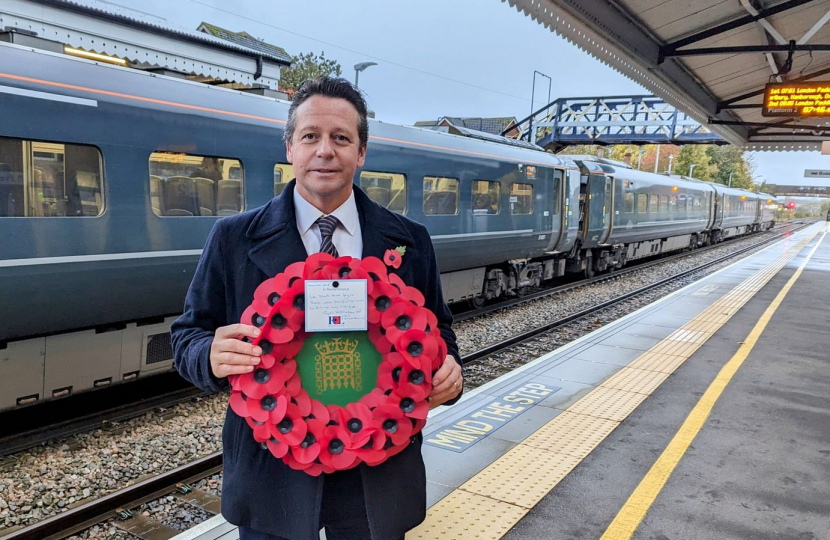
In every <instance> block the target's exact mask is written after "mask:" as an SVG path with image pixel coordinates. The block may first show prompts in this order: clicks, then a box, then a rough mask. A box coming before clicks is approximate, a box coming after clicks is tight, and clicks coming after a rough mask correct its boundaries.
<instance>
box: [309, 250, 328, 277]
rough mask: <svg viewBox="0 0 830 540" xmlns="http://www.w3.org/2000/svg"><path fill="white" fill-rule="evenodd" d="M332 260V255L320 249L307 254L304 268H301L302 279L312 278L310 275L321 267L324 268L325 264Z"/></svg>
mask: <svg viewBox="0 0 830 540" xmlns="http://www.w3.org/2000/svg"><path fill="white" fill-rule="evenodd" d="M333 260H334V257H332V256H331V255H329V254H328V253H324V252H322V251H320V252H318V253H314V254H312V255H309V256H308V258H307V259H306V260H305V268H303V279H312V278H311V276H312V275H313V274H314V273H315V272H318V271H320V270H322V269H323V268H325V266H326V265H327V264H329V263H330V262H331V261H333Z"/></svg>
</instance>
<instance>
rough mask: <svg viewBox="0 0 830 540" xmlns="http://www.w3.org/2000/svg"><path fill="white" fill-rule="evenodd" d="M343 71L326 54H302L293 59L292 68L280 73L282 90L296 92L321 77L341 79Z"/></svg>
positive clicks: (285, 68)
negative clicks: (308, 81) (303, 85)
mask: <svg viewBox="0 0 830 540" xmlns="http://www.w3.org/2000/svg"><path fill="white" fill-rule="evenodd" d="M342 72H343V70H342V69H341V67H340V63H338V62H337V60H329V59H328V58H326V53H325V52H322V53H320V56H317V55H315V54H314V53H305V54H303V53H300V55H299V56H292V57H291V67H284V68H282V70H281V72H280V88H281V89H282V90H294V91H296V90H297V89H298V88H300V85H301V84H303V83H304V82H305V81H307V80H309V79H315V78H317V77H319V76H320V75H329V76H334V77H339V76H340V75H341V74H342Z"/></svg>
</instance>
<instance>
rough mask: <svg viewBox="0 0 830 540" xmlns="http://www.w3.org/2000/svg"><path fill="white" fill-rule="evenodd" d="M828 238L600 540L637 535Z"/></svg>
mask: <svg viewBox="0 0 830 540" xmlns="http://www.w3.org/2000/svg"><path fill="white" fill-rule="evenodd" d="M826 236H827V232H826V231H825V232H824V234H822V236H821V238H820V239H819V241H818V242H816V245H815V246H813V249H812V251H810V253H809V254H808V255H807V257H806V258H805V259H804V261H803V262H802V263H801V265H800V266H799V267H798V269H797V270H796V271H795V273H793V275H792V277H790V279H789V281H787V283H786V285H784V287H783V288H782V289H781V290H780V291H779V292H778V295H777V296H776V297H775V299H774V300H773V301H772V303H771V304H770V305H769V306H768V307H767V309H766V310H765V311H764V314H763V315H761V318H760V319H758V322H757V323H756V324H755V327H754V328H753V329H752V331H751V332H750V333H749V335H748V336H747V338H746V340H744V341H743V342H742V343H741V346H740V348H738V352H736V353H735V355H734V356H733V357H732V358H731V359H730V360H729V361H728V362H727V363H726V364H725V365H724V366H723V367H722V368H721V370H720V372H719V373H718V375H717V377H715V380H714V381H713V382H712V384H711V385H709V388H708V389H707V390H706V393H704V394H703V396H702V397H701V398H700V401H698V403H697V405H695V407H694V409H692V412H691V413H689V416H688V417H687V418H686V421H685V422H683V425H682V426H681V427H680V429H679V430H678V431H677V434H675V436H674V438H672V440H671V442H670V443H669V445H668V446H667V447H666V449H665V450H664V451H663V453H662V454H661V455H660V457H659V458H657V461H656V462H655V463H654V465H652V467H651V470H649V472H648V473H647V474H646V476H645V478H643V480H642V481H641V482H640V485H638V486H637V488H636V489H635V490H634V493H632V494H631V496H630V497H629V498H628V501H627V502H626V503H625V505H624V506H623V507H622V509H621V510H620V512H619V513H618V514H617V516H616V517H615V518H614V520H613V521H612V522H611V524H610V525H609V526H608V529H606V531H605V533H604V534H603V535H602V536H601V537H600V540H628V539H630V538H631V535H633V534H634V531H636V530H637V527H639V525H640V523H641V522H642V520H643V518H644V517H645V515H646V513H647V512H648V510H649V509H650V508H651V505H652V504H653V503H654V500H655V499H656V498H657V495H659V494H660V491H661V490H662V489H663V486H664V485H665V484H666V482H667V481H668V479H669V477H670V476H671V474H672V472H673V471H674V469H675V468H676V467H677V465H678V464H679V463H680V460H681V459H682V458H683V456H684V454H685V453H686V451H687V450H688V448H689V445H690V444H692V442H694V439H695V437H697V434H698V433H699V432H700V430H701V429H702V428H703V425H704V424H705V423H706V419H707V418H709V414H710V413H711V412H712V408H713V407H714V406H715V403H717V401H718V399H719V398H720V396H721V394H722V393H723V391H724V390H725V389H726V386H727V385H728V384H729V382H730V381H731V380H732V378H733V377H734V376H735V373H737V371H738V369H739V368H740V367H741V365H742V364H743V363H744V361H745V360H746V359H747V357H748V356H749V353H751V352H752V349H753V348H754V347H755V344H756V343H757V342H758V339H759V338H760V337H761V335H762V334H763V333H764V330H765V329H766V328H767V325H768V324H769V321H770V320H771V319H772V316H773V315H774V314H775V312H776V310H777V309H778V307H779V306H780V305H781V302H783V300H784V298H785V297H786V296H787V293H789V292H790V289H791V288H792V286H793V285H794V284H795V282H796V281H797V280H798V278H799V277H800V276H801V273H802V272H803V270H804V267H805V266H807V263H808V262H810V259H811V258H812V257H813V254H814V253H815V252H816V250H817V249H818V247H819V245H821V242H822V241H823V240H824V238H825V237H826Z"/></svg>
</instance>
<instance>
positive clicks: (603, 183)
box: [583, 174, 614, 247]
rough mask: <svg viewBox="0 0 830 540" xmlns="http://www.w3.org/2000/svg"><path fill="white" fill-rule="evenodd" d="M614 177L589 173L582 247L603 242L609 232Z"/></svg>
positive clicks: (594, 245)
mask: <svg viewBox="0 0 830 540" xmlns="http://www.w3.org/2000/svg"><path fill="white" fill-rule="evenodd" d="M613 187H614V179H613V178H612V177H610V176H605V175H599V174H589V175H588V182H587V192H588V196H587V197H586V201H585V214H584V215H585V217H586V218H587V219H586V229H587V230H586V231H585V233H586V234H585V236H584V242H583V246H584V247H596V246H598V245H599V244H603V243H605V241H606V240H608V237H609V235H610V234H611V223H612V221H613V220H612V217H611V216H612V214H611V213H612V211H613V199H614V195H613Z"/></svg>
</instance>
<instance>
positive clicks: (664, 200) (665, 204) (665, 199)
mask: <svg viewBox="0 0 830 540" xmlns="http://www.w3.org/2000/svg"><path fill="white" fill-rule="evenodd" d="M660 211H661V212H668V211H669V196H668V195H660Z"/></svg>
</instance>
